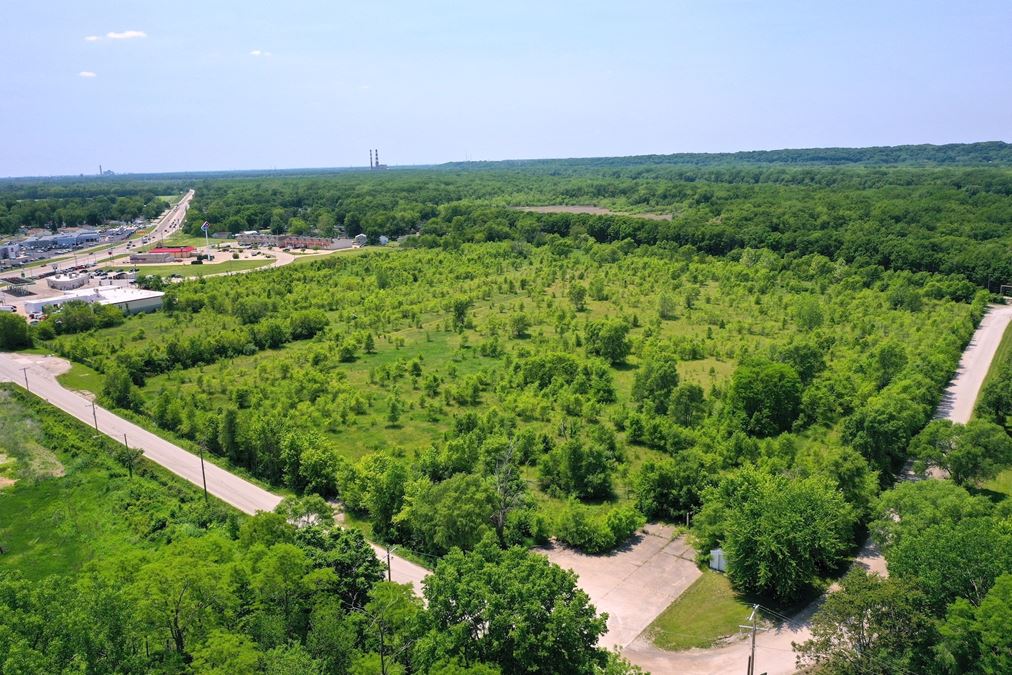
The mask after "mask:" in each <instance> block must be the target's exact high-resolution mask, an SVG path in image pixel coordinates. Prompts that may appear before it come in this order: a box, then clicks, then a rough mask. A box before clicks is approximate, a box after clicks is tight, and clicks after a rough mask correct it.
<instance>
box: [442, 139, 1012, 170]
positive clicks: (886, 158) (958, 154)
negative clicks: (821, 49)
mask: <svg viewBox="0 0 1012 675" xmlns="http://www.w3.org/2000/svg"><path fill="white" fill-rule="evenodd" d="M657 164H674V165H686V166H714V165H717V166H720V165H727V164H745V165H749V164H785V165H796V164H812V165H829V166H840V165H853V164H858V165H871V166H883V165H896V164H899V165H915V166H933V165H1001V166H1009V165H1012V145H1010V144H1008V143H1004V142H1002V141H990V142H981V143H949V144H946V145H894V146H879V147H869V148H798V149H786V150H746V151H741V152H713V153H704V152H695V153H694V152H683V153H674V154H671V155H634V156H629V157H587V158H574V159H528V160H503V161H498V162H495V161H484V162H451V163H448V164H443V165H440V166H441V167H446V168H454V169H486V168H492V169H497V168H503V167H509V168H543V169H573V168H575V169H585V168H588V167H595V168H597V167H607V168H621V167H628V166H642V165H657Z"/></svg>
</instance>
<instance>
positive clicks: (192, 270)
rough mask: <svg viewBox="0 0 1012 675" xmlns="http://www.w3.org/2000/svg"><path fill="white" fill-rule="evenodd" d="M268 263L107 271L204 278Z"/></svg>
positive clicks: (245, 261) (120, 267) (112, 268)
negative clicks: (133, 271)
mask: <svg viewBox="0 0 1012 675" xmlns="http://www.w3.org/2000/svg"><path fill="white" fill-rule="evenodd" d="M270 262H271V261H270V260H227V261H225V262H223V263H211V264H208V265H133V266H118V267H109V268H107V269H111V270H115V271H117V272H127V271H132V270H137V271H138V272H139V273H140V274H157V275H158V276H163V277H167V276H172V275H173V274H178V275H180V276H183V277H204V276H207V275H209V274H224V273H226V272H240V271H245V270H253V269H257V268H258V267H263V266H265V265H267V264H268V263H270Z"/></svg>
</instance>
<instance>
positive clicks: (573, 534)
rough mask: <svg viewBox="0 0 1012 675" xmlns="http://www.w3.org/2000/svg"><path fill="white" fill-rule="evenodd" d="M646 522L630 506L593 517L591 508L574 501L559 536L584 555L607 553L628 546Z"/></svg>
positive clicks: (558, 532)
mask: <svg viewBox="0 0 1012 675" xmlns="http://www.w3.org/2000/svg"><path fill="white" fill-rule="evenodd" d="M645 523H646V518H644V517H643V514H642V513H640V512H639V511H637V510H636V509H634V508H633V507H631V506H619V507H616V508H614V509H612V510H610V511H608V513H606V514H604V515H594V513H593V512H592V510H591V509H590V507H587V506H583V505H582V504H578V503H576V502H572V501H571V502H570V503H569V504H568V505H567V506H566V509H565V510H564V511H563V512H562V516H561V518H560V520H559V527H558V531H557V532H556V537H557V538H558V539H559V541H561V542H563V543H565V544H568V545H569V546H572V547H573V548H578V549H580V550H582V551H584V552H585V553H604V552H605V551H610V550H612V549H613V548H615V547H617V546H619V545H621V544H623V543H625V541H626V540H627V539H629V537H631V536H632V535H633V534H634V533H635V532H636V530H638V529H639V528H641V527H643V525H644V524H645Z"/></svg>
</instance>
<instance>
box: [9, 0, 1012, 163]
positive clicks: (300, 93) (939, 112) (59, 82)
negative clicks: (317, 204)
mask: <svg viewBox="0 0 1012 675" xmlns="http://www.w3.org/2000/svg"><path fill="white" fill-rule="evenodd" d="M1010 29H1012V2H1006V1H999V2H967V3H957V2H932V1H923V0H922V1H920V2H901V1H892V0H878V1H876V2H864V1H862V0H848V1H846V2H843V1H841V2H815V1H809V2H793V1H791V2H787V1H778V0H767V1H765V2H745V1H737V2H734V1H722V0H698V1H696V2H679V1H677V0H672V1H670V2H645V1H637V0H623V1H621V2H617V1H614V0H613V1H612V2H597V1H596V0H584V1H582V2H576V1H573V2H568V1H567V2H553V1H552V0H541V1H540V2H527V1H525V0H510V1H508V2H481V1H480V0H471V1H469V2H457V1H450V0H430V1H421V0H416V1H415V2H402V1H400V0H372V1H369V2H366V1H362V2H344V1H340V0H331V1H329V2H302V1H300V0H284V1H279V0H270V1H264V0H245V1H244V2H220V1H213V0H204V1H203V2H190V1H187V0H183V1H177V2H151V1H143V2H142V1H140V0H135V1H134V2H92V1H85V0H78V1H75V2H69V1H66V0H57V1H50V2H40V1H39V0H30V1H26V0H4V2H3V7H2V9H0V87H2V95H0V129H2V130H3V131H2V135H3V145H2V151H0V176H12V175H13V176H20V175H48V174H77V173H82V172H84V173H93V172H95V171H97V169H98V165H99V164H100V163H101V164H102V165H103V166H104V167H105V168H109V169H113V170H115V171H117V172H128V171H129V172H147V171H173V170H204V169H248V168H272V167H277V168H290V167H320V166H348V165H365V164H366V163H367V162H368V149H369V148H371V147H377V148H379V149H380V153H381V157H382V159H383V161H384V162H387V163H389V164H420V163H438V162H444V161H451V160H461V159H465V158H467V157H470V158H471V159H506V158H531V157H585V156H605V155H609V156H610V155H630V154H644V153H670V152H685V151H730V150H743V149H770V148H783V147H813V146H837V145H842V146H863V145H895V144H904V143H949V142H964V141H976V140H1006V141H1012V77H1010V75H1009V67H1010V64H1012V40H1010V39H1009V31H1010ZM138 33H139V34H138ZM87 38H91V39H87ZM89 73H90V74H92V75H93V76H88V74H89Z"/></svg>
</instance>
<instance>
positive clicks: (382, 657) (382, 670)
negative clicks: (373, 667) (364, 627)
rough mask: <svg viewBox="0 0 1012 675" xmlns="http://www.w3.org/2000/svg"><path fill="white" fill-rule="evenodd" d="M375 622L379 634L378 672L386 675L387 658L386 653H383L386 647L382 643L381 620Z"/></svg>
mask: <svg viewBox="0 0 1012 675" xmlns="http://www.w3.org/2000/svg"><path fill="white" fill-rule="evenodd" d="M376 623H377V624H379V634H380V673H382V674H383V675H387V659H386V654H384V653H383V652H385V651H386V647H385V646H384V645H383V620H382V619H380V620H379V621H377V622H376Z"/></svg>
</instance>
